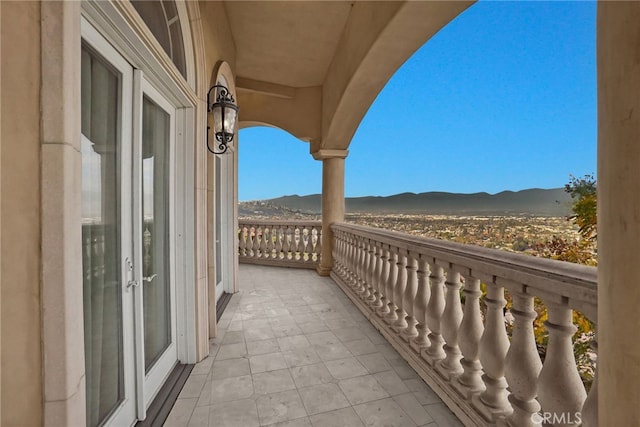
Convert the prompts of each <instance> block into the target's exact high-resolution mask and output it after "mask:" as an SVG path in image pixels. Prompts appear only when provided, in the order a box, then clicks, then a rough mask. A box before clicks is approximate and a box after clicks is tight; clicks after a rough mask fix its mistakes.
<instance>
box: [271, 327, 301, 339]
mask: <svg viewBox="0 0 640 427" xmlns="http://www.w3.org/2000/svg"><path fill="white" fill-rule="evenodd" d="M271 329H272V330H273V336H274V337H276V338H282V337H293V336H296V335H302V329H300V328H299V327H298V325H296V324H295V323H292V324H290V325H278V326H272V327H271Z"/></svg>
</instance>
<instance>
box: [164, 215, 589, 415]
mask: <svg viewBox="0 0 640 427" xmlns="http://www.w3.org/2000/svg"><path fill="white" fill-rule="evenodd" d="M264 227H267V228H269V227H272V228H274V227H275V228H276V229H277V230H279V231H277V232H275V233H271V234H269V232H265V231H264ZM306 227H308V225H302V224H296V223H294V222H292V223H290V224H288V225H286V226H284V225H283V224H277V225H274V224H261V223H257V222H256V223H242V226H241V227H240V228H241V230H240V231H241V233H240V253H241V257H240V259H241V261H242V260H243V258H246V257H247V256H248V255H247V252H246V251H247V248H250V251H249V252H248V253H249V254H250V257H251V258H265V259H268V260H269V263H270V264H271V265H276V264H277V263H278V262H281V263H283V264H287V265H289V266H291V265H292V262H293V261H295V260H298V261H299V262H300V263H306V262H307V260H309V259H313V258H314V256H309V251H310V250H311V249H313V248H315V246H313V245H311V246H309V245H308V240H307V243H305V239H302V238H300V237H299V238H296V236H303V235H305V234H306V235H308V234H309V233H308V232H305V231H304V230H305V229H306ZM283 229H285V230H292V231H291V232H281V231H282V230H283ZM296 230H302V231H296ZM317 230H318V232H320V231H321V230H319V229H317ZM332 232H333V245H332V255H333V260H334V263H333V269H332V271H331V279H333V280H331V279H328V278H323V277H319V276H318V275H316V274H315V273H313V272H309V271H304V270H297V269H276V268H269V267H264V266H263V267H258V266H249V265H243V266H242V268H241V269H240V288H241V292H240V293H239V294H237V295H235V296H234V297H233V299H232V302H231V305H230V307H228V308H227V310H228V311H227V312H225V314H224V315H223V318H222V319H221V321H220V324H219V328H220V331H221V332H220V336H219V337H218V338H216V339H215V340H213V341H212V345H211V356H210V357H209V358H208V359H206V360H205V361H203V362H201V363H200V364H199V365H198V366H197V367H196V368H195V369H194V371H193V373H192V376H191V378H190V379H189V381H188V383H187V385H186V386H185V389H184V390H183V392H182V395H181V398H180V399H179V400H178V402H177V404H176V406H175V407H174V409H173V412H172V414H171V415H170V418H169V420H168V425H209V424H211V425H213V424H212V420H215V423H216V424H215V425H216V426H217V425H238V426H240V425H242V426H248V425H269V424H272V423H276V422H282V421H288V420H293V419H295V420H297V421H295V423H294V422H292V423H291V424H287V425H300V426H304V425H307V426H308V425H313V426H317V425H331V426H334V425H342V424H336V422H337V421H336V420H338V419H339V420H341V422H342V423H343V424H344V425H349V426H352V425H361V424H360V423H364V425H397V426H413V425H431V426H445V425H460V424H463V425H467V426H504V425H510V426H518V427H521V426H540V425H542V424H543V422H544V425H563V426H571V425H581V423H582V425H584V426H594V425H597V408H596V402H597V397H596V393H597V382H596V380H594V382H593V385H592V386H591V388H590V392H589V393H588V395H587V390H586V389H585V387H584V385H583V382H582V380H581V378H580V375H579V373H578V368H577V366H576V361H575V358H574V354H573V339H574V338H573V335H574V332H575V330H576V327H575V326H574V324H573V317H572V316H573V311H574V310H576V311H579V312H581V313H582V314H584V315H585V316H586V317H587V318H588V319H589V320H591V321H592V322H594V323H595V322H596V320H597V319H596V312H597V297H596V269H595V268H591V267H584V266H580V265H574V264H570V263H564V262H559V261H553V260H547V259H541V258H536V257H531V256H526V255H519V254H512V253H506V252H502V251H497V250H492V249H486V248H481V247H474V246H469V245H461V244H456V243H452V242H446V241H441V240H435V239H426V238H418V237H413V236H409V235H405V234H401V233H395V232H390V231H385V230H379V229H374V228H371V227H363V226H357V225H352V224H344V223H339V224H334V225H333V226H332ZM283 236H284V237H283ZM287 236H289V237H287ZM301 242H302V243H301ZM243 251H244V254H243ZM301 260H302V261H301ZM252 262H253V261H252ZM507 295H508V297H509V299H510V301H511V306H510V308H509V309H508V310H506V309H505V305H506V301H507V299H506V296H507ZM534 299H535V300H536V301H537V303H538V304H541V303H542V304H544V305H545V306H546V309H547V312H548V320H547V321H546V322H545V323H544V325H545V328H546V330H547V331H548V343H547V346H546V353H545V357H544V363H543V362H542V361H541V358H540V356H539V352H538V348H537V347H536V342H535V338H534V329H533V322H534V319H535V317H536V312H535V311H534ZM354 306H355V307H354ZM355 308H357V310H356V309H355ZM507 328H509V330H510V336H509V334H508V333H507ZM590 338H592V339H593V342H592V347H593V348H594V350H596V349H597V342H596V341H595V337H590ZM581 339H584V337H581ZM230 378H233V380H231V379H230ZM445 405H446V406H445ZM446 408H448V409H446ZM449 411H451V412H449ZM452 413H453V414H455V417H453V416H452V415H451V414H452ZM223 414H227V415H225V416H229V417H232V418H228V419H226V418H224V417H223ZM235 416H238V417H242V418H233V417H235ZM223 420H227V421H229V422H228V423H227V424H225V422H226V421H225V422H223ZM221 423H222V424H221Z"/></svg>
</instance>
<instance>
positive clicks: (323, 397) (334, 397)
mask: <svg viewBox="0 0 640 427" xmlns="http://www.w3.org/2000/svg"><path fill="white" fill-rule="evenodd" d="M298 392H299V393H300V397H301V398H302V403H304V407H305V408H306V410H307V413H308V414H309V415H314V414H319V413H321V412H327V411H333V410H335V409H341V408H346V407H349V406H351V405H350V403H349V401H348V400H347V398H346V397H345V395H344V394H343V393H342V391H341V390H340V388H339V387H338V386H337V385H336V384H319V385H314V386H311V387H306V388H301V389H298Z"/></svg>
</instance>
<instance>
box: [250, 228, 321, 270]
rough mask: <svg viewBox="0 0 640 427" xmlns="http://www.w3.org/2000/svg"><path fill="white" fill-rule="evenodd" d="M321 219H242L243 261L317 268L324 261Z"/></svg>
mask: <svg viewBox="0 0 640 427" xmlns="http://www.w3.org/2000/svg"><path fill="white" fill-rule="evenodd" d="M321 235H322V223H321V222H319V221H257V220H239V221H238V251H239V262H241V263H247V264H262V265H272V266H280V267H297V268H316V267H317V265H318V263H319V262H320V254H321V253H322V251H321V242H322V239H321Z"/></svg>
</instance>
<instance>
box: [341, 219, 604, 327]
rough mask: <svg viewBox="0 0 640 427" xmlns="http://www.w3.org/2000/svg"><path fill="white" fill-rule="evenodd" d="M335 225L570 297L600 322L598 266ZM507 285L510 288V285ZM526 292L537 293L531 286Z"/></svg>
mask: <svg viewBox="0 0 640 427" xmlns="http://www.w3.org/2000/svg"><path fill="white" fill-rule="evenodd" d="M331 227H332V229H333V230H343V231H353V232H358V233H360V234H361V235H362V236H363V237H365V238H374V239H375V240H377V241H378V242H380V243H383V244H387V245H393V246H395V247H398V248H400V249H404V250H407V251H411V252H416V253H422V254H425V255H429V256H432V257H433V258H436V259H438V260H442V261H446V262H449V263H451V264H454V265H457V266H461V267H464V268H471V269H472V270H473V271H474V272H475V273H484V275H489V276H497V277H500V278H502V279H507V280H511V281H514V282H518V283H522V284H524V285H526V286H527V287H530V288H533V289H535V290H537V291H540V292H543V293H545V294H554V295H557V296H558V297H564V298H567V299H568V304H569V306H570V307H571V308H573V309H575V310H578V311H580V312H582V313H584V314H585V315H586V316H587V317H589V319H590V320H591V321H593V322H597V311H598V310H597V299H598V292H597V271H598V269H597V268H596V267H590V266H586V265H580V264H575V263H571V262H566V261H558V260H554V259H548V258H540V257H536V256H531V255H525V254H518V253H513V252H507V251H502V250H498V249H492V248H485V247H482V246H476V245H469V244H463V243H457V242H450V241H447V240H441V239H434V238H429V237H421V236H413V235H410V234H405V233H400V232H397V231H391V230H384V229H380V228H375V227H369V226H364V225H357V224H347V223H335V224H332V226H331ZM505 287H507V288H509V286H508V285H507V284H505ZM524 291H525V293H532V294H536V292H535V291H529V290H528V289H525V290H524Z"/></svg>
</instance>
